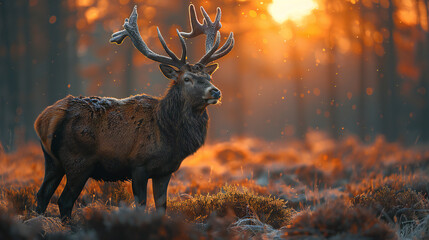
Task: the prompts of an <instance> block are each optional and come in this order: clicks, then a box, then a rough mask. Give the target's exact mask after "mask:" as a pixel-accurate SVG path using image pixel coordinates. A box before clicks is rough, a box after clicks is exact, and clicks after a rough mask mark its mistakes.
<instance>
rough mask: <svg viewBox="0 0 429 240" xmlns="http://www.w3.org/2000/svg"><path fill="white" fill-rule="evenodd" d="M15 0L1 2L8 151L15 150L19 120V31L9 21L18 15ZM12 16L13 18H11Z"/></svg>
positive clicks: (3, 131) (4, 132)
mask: <svg viewBox="0 0 429 240" xmlns="http://www.w3.org/2000/svg"><path fill="white" fill-rule="evenodd" d="M15 4H16V3H15V1H3V2H1V4H0V13H1V20H2V32H3V34H2V36H3V37H2V38H1V39H2V40H3V44H4V46H5V49H6V57H5V60H4V61H5V65H4V68H5V73H6V75H5V76H4V78H3V80H2V81H1V82H4V83H3V84H4V85H3V84H2V85H3V86H2V89H3V91H4V92H2V97H1V98H2V99H1V108H2V110H1V111H2V112H3V115H2V116H1V117H0V118H2V121H3V122H2V126H1V129H0V131H1V143H2V144H3V146H4V149H5V150H6V151H12V150H14V148H15V146H14V133H15V126H16V121H17V107H18V87H19V86H18V77H17V76H18V74H17V70H16V68H15V66H16V64H14V59H13V57H12V56H13V52H12V51H13V49H16V47H12V45H15V44H17V31H16V26H15V24H14V23H13V22H12V21H9V20H10V19H11V18H12V17H15V16H16V9H15V8H16V6H15ZM9 16H11V18H9Z"/></svg>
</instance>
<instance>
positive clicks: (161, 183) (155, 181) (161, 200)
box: [152, 174, 171, 211]
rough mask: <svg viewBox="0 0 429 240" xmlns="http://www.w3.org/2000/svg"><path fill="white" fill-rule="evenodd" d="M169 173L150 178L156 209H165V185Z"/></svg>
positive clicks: (168, 180)
mask: <svg viewBox="0 0 429 240" xmlns="http://www.w3.org/2000/svg"><path fill="white" fill-rule="evenodd" d="M170 178H171V174H169V175H167V176H163V177H156V178H152V187H153V198H154V200H155V207H156V210H157V211H160V210H161V209H163V210H164V211H165V210H167V187H168V183H169V182H170Z"/></svg>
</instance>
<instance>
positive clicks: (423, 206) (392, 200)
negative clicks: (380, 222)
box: [352, 187, 429, 222]
mask: <svg viewBox="0 0 429 240" xmlns="http://www.w3.org/2000/svg"><path fill="white" fill-rule="evenodd" d="M352 203H353V204H354V205H355V206H361V207H365V208H368V209H370V210H372V211H373V212H374V213H375V214H377V216H380V217H381V218H382V219H384V220H387V221H389V222H397V221H400V222H403V221H408V220H419V219H421V218H423V217H424V216H425V215H427V214H428V212H427V210H428V209H429V201H428V200H427V199H426V198H425V197H424V196H423V194H421V193H417V192H416V191H414V190H411V189H400V190H394V189H391V188H389V187H381V188H378V189H375V190H373V191H370V192H367V193H363V194H360V195H357V196H355V197H354V198H353V199H352Z"/></svg>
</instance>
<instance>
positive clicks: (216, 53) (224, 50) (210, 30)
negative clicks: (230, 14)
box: [180, 4, 234, 65]
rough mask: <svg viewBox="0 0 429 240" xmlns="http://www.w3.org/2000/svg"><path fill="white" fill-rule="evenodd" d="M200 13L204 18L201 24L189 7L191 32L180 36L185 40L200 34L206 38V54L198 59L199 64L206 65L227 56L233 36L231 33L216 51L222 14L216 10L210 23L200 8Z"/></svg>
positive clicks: (192, 7) (182, 33) (232, 43)
mask: <svg viewBox="0 0 429 240" xmlns="http://www.w3.org/2000/svg"><path fill="white" fill-rule="evenodd" d="M201 13H202V14H203V16H204V20H203V24H201V23H200V22H199V21H198V19H197V13H196V11H195V7H194V5H193V4H191V5H189V20H190V23H191V32H189V33H185V32H180V35H182V36H183V37H186V38H194V37H197V36H199V35H201V34H205V35H206V36H207V37H206V54H205V55H204V56H203V57H202V58H201V59H200V61H199V63H201V64H204V65H207V64H208V63H210V62H212V61H214V60H216V59H219V58H221V57H223V56H225V55H226V54H228V53H229V52H230V51H231V50H232V48H233V47H234V34H233V33H232V32H231V33H230V34H229V37H228V39H227V41H226V42H225V43H224V45H223V46H222V47H221V48H219V49H218V47H219V43H220V33H219V29H220V28H221V27H222V24H221V23H220V18H221V16H222V12H221V10H220V8H217V13H216V17H215V21H214V22H212V20H211V19H210V17H209V15H208V14H207V12H206V11H205V10H204V8H203V7H201Z"/></svg>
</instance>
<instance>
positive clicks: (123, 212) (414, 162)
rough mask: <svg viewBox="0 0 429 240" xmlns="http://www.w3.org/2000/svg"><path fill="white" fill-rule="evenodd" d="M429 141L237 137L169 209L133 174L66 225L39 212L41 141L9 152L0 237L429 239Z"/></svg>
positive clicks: (192, 163)
mask: <svg viewBox="0 0 429 240" xmlns="http://www.w3.org/2000/svg"><path fill="white" fill-rule="evenodd" d="M428 173H429V149H428V148H427V146H412V147H403V146H400V145H399V144H394V143H386V142H385V141H384V140H383V138H378V139H377V140H376V141H375V142H374V143H372V144H370V145H365V144H362V143H360V142H359V141H358V140H357V139H356V138H353V137H349V138H347V139H345V140H342V141H340V142H335V141H333V140H331V139H329V138H327V137H325V136H324V135H323V134H321V133H310V134H309V135H308V136H307V138H306V140H305V141H302V142H288V143H281V142H278V143H267V142H263V141H260V140H257V139H250V138H246V139H233V140H231V141H230V142H225V143H218V144H212V145H207V146H205V147H203V148H202V149H200V150H199V151H198V152H197V153H196V154H195V155H193V156H191V157H189V158H187V159H186V160H185V161H184V162H183V164H182V166H181V168H180V169H179V171H177V172H176V173H175V174H174V176H173V178H172V180H171V182H170V186H169V190H168V195H169V201H168V211H167V214H166V215H162V214H161V215H160V214H156V213H154V211H153V209H154V203H153V199H152V189H151V187H150V186H151V184H149V194H148V200H149V203H148V211H144V210H142V209H136V208H134V205H133V196H132V191H131V183H130V182H115V183H110V182H97V181H94V180H90V181H88V183H87V184H86V186H85V188H84V190H83V191H82V193H81V195H80V197H79V198H78V200H77V201H76V204H75V206H74V209H73V214H72V218H73V220H72V222H71V224H70V225H62V224H61V222H60V220H59V210H58V206H57V204H56V202H57V201H58V198H59V196H60V193H61V191H62V189H63V188H64V185H65V179H63V182H62V183H61V184H60V187H59V188H58V189H57V191H56V192H55V194H54V196H53V197H52V199H51V203H50V204H49V206H48V209H47V212H46V214H45V215H44V216H38V215H37V214H36V213H35V212H34V209H35V204H36V203H35V193H36V192H37V190H38V188H39V187H40V184H41V182H42V180H43V174H44V160H43V156H42V152H41V150H40V147H39V146H38V145H37V144H30V145H27V146H23V147H21V148H19V150H18V151H17V152H15V153H13V154H4V153H3V152H1V151H0V239H141V238H142V236H147V237H145V238H147V239H249V238H253V239H273V238H279V239H281V238H285V239H429V200H428V192H429V174H428Z"/></svg>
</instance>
